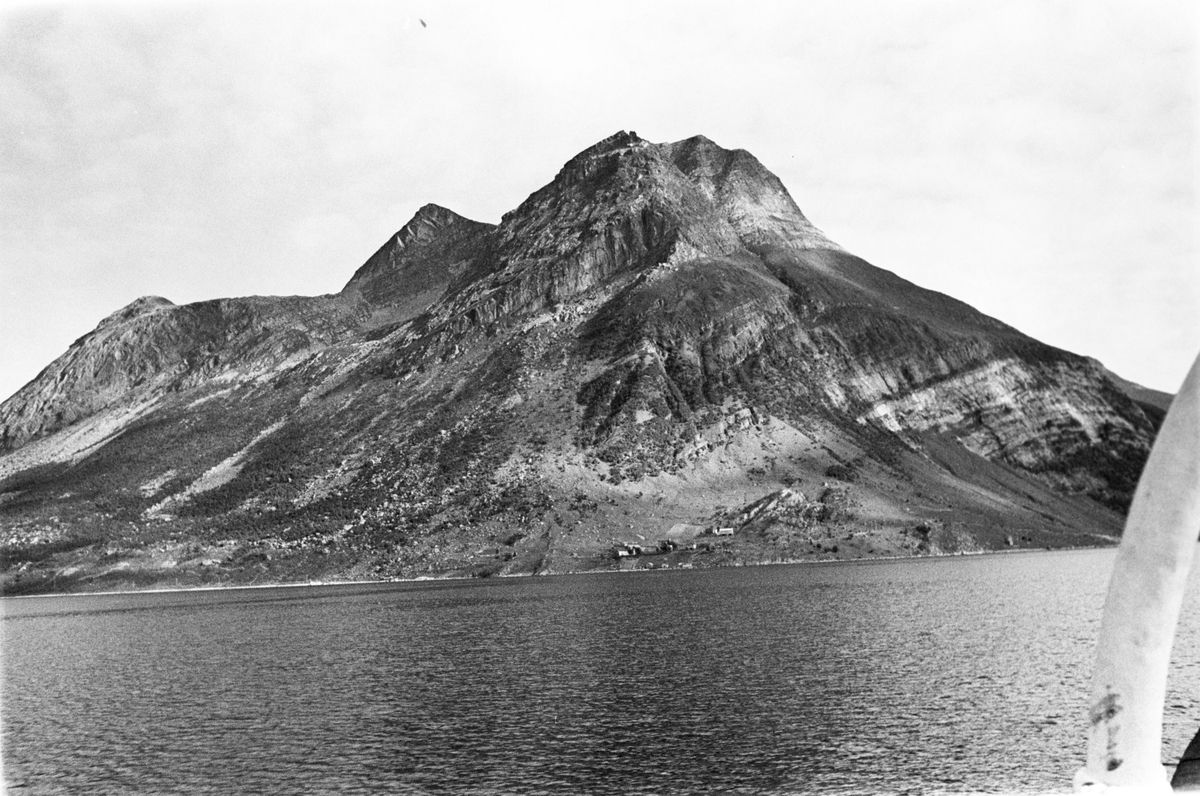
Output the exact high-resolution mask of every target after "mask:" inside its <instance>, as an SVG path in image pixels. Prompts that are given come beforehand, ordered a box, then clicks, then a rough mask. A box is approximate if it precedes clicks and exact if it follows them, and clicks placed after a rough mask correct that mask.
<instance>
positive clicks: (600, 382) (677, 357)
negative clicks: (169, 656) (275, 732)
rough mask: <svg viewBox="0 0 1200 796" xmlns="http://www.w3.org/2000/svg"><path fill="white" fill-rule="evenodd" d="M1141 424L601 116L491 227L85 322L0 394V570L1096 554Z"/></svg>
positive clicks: (707, 144) (427, 211)
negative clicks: (595, 138)
mask: <svg viewBox="0 0 1200 796" xmlns="http://www.w3.org/2000/svg"><path fill="white" fill-rule="evenodd" d="M1147 412H1150V416H1148V415H1147ZM1153 419H1154V418H1153V411H1152V410H1151V409H1150V407H1149V405H1147V404H1145V403H1142V404H1139V403H1136V402H1135V401H1133V400H1131V398H1130V397H1129V396H1128V395H1127V394H1126V390H1124V389H1123V387H1122V385H1121V384H1119V383H1118V382H1117V381H1115V380H1114V377H1112V375H1111V374H1109V373H1108V372H1107V371H1105V370H1104V369H1103V367H1102V366H1101V365H1100V364H1099V363H1097V362H1095V361H1093V360H1089V359H1086V358H1083V357H1079V356H1076V355H1073V354H1070V353H1068V352H1065V351H1061V350H1058V349H1054V348H1051V347H1049V346H1045V345H1043V344H1041V343H1039V342H1037V341H1035V340H1033V339H1031V338H1029V337H1027V336H1025V335H1023V334H1021V333H1020V332H1018V331H1016V330H1014V329H1012V328H1010V327H1008V326H1006V325H1004V324H1003V323H1001V322H999V321H997V320H995V319H992V318H989V317H987V316H984V315H982V314H980V313H978V312H976V311H975V310H973V309H972V308H971V307H969V306H967V305H965V304H963V303H961V302H958V301H955V300H954V299H951V298H949V297H947V296H944V295H941V294H938V293H934V292H931V291H928V290H924V289H922V288H920V287H917V286H916V285H913V284H911V283H909V282H907V281H905V280H903V279H901V278H900V277H898V276H896V275H895V274H892V273H889V272H887V271H884V270H882V269H879V268H876V267H874V266H872V265H870V264H868V263H866V262H865V261H863V260H861V259H860V258H857V257H854V256H853V255H851V254H849V253H847V252H845V251H844V250H843V249H841V248H840V247H839V246H837V245H836V244H834V243H833V242H831V241H830V240H829V239H828V238H826V237H825V235H824V234H823V233H822V232H820V231H819V230H817V229H816V228H815V227H814V226H813V225H812V224H811V223H810V222H809V221H808V219H807V218H806V217H805V216H804V215H803V213H801V211H800V210H799V208H798V207H797V206H796V204H795V203H794V201H793V200H792V198H791V197H790V196H789V195H788V193H787V191H786V190H785V189H784V188H783V186H782V184H780V182H779V180H778V179H777V178H775V176H774V175H772V174H770V172H768V171H767V170H766V169H765V168H764V167H763V166H762V165H761V164H760V163H759V162H758V161H757V160H755V159H754V158H753V157H752V156H751V155H749V154H748V153H746V152H744V151H740V150H737V151H729V150H724V149H722V148H720V147H718V146H717V145H716V144H714V143H713V142H711V141H709V140H708V139H705V138H703V137H696V138H692V139H688V140H686V141H680V142H677V143H673V144H652V143H649V142H646V141H644V140H642V139H640V138H638V137H637V136H636V135H635V134H632V133H620V134H617V135H615V136H612V137H611V138H608V139H605V140H604V141H601V142H600V143H598V144H596V145H595V146H593V147H591V148H589V149H588V150H586V151H584V152H583V153H581V154H580V155H578V156H576V157H575V158H573V159H572V160H571V161H570V162H568V163H567V164H566V165H565V166H564V167H563V169H562V170H561V171H560V172H559V174H558V175H557V176H556V177H555V179H554V180H553V181H552V182H551V183H549V184H548V185H546V186H545V187H544V188H542V189H540V190H538V191H536V192H535V193H534V194H532V195H531V196H530V197H529V198H528V199H527V200H526V201H525V202H524V203H522V204H521V206H520V207H518V208H516V209H515V210H513V211H512V212H510V213H508V214H506V215H505V216H504V218H503V219H502V220H501V222H500V224H498V225H489V224H482V223H479V222H474V221H470V220H468V219H465V218H463V217H461V216H458V215H457V214H455V213H453V212H451V211H449V210H446V209H445V208H440V207H437V206H434V205H427V206H426V207H424V208H422V209H421V210H420V211H419V212H418V213H417V215H416V216H415V217H414V218H413V219H412V220H411V221H410V222H409V223H408V224H407V225H405V227H404V228H403V229H401V230H400V231H399V232H398V233H397V234H396V235H395V236H394V237H393V238H392V239H390V240H389V241H388V242H387V243H386V244H384V246H383V247H382V248H381V249H380V250H379V251H378V252H377V253H376V254H375V255H374V256H372V257H371V258H370V259H369V260H368V261H367V263H366V264H364V265H363V266H362V267H361V268H360V269H359V270H358V271H357V272H356V273H355V274H354V275H353V277H352V278H351V279H350V281H349V283H348V284H347V285H346V287H345V288H344V289H343V290H342V291H341V292H340V293H339V294H337V295H334V296H322V297H316V298H251V299H229V300H221V301H214V302H204V303H201V304H193V305H188V306H183V307H178V306H176V305H173V304H171V303H170V302H168V301H166V300H165V299H140V300H139V301H137V302H135V303H134V304H132V305H130V306H129V307H127V308H125V309H124V310H121V311H120V312H118V313H116V314H114V315H113V316H110V317H109V318H107V319H105V320H104V321H102V322H101V324H100V325H99V326H98V327H97V329H96V330H95V331H94V332H92V333H91V334H89V335H87V336H85V337H84V338H82V339H81V340H79V341H77V342H76V343H75V344H74V345H72V347H71V348H70V350H68V352H67V353H66V354H64V355H63V357H60V358H59V359H58V360H56V361H55V362H54V363H52V364H51V365H50V366H49V367H48V368H47V369H46V370H45V371H44V372H43V373H42V374H41V375H39V377H38V378H37V379H35V380H34V381H33V382H31V383H30V384H29V385H27V386H26V387H24V388H23V389H22V390H21V391H19V392H18V393H17V394H16V395H14V396H13V397H12V398H10V399H9V400H8V401H6V402H4V404H2V405H0V437H2V441H3V446H4V450H5V453H4V454H3V455H2V456H0V479H3V480H0V521H2V522H3V528H4V531H3V533H4V537H3V544H4V550H5V562H4V563H5V568H6V569H5V575H4V578H5V580H4V583H5V588H6V589H7V590H9V591H29V590H37V589H43V588H58V589H63V588H67V589H80V588H111V587H115V586H130V585H140V584H150V583H180V584H199V583H234V582H247V581H252V580H253V581H262V580H295V579H306V578H312V577H320V578H343V577H391V576H416V575H437V574H455V573H457V574H475V575H485V574H493V573H500V574H507V573H512V574H518V573H532V572H560V571H578V570H586V569H592V568H614V567H630V566H665V565H669V566H711V565H719V564H729V563H743V562H751V561H772V560H796V559H808V558H814V557H815V558H847V557H861V556H871V555H898V554H922V553H946V552H961V551H968V550H984V549H998V548H1006V547H1019V546H1063V545H1078V544H1095V543H1103V542H1104V541H1106V540H1111V539H1112V537H1113V536H1114V535H1115V534H1116V533H1118V532H1119V526H1120V514H1121V512H1122V511H1123V510H1124V508H1125V507H1126V506H1127V504H1128V501H1129V499H1130V496H1131V494H1132V489H1133V486H1134V483H1135V481H1136V477H1137V474H1138V472H1139V471H1140V468H1141V466H1142V463H1143V462H1144V460H1145V456H1146V454H1147V452H1148V449H1149V444H1150V441H1151V438H1152V435H1153V431H1154V425H1153V423H1152V420H1153ZM725 527H728V528H731V529H733V533H732V534H731V535H721V536H714V535H712V534H711V533H710V532H707V531H710V530H711V529H713V528H725ZM680 528H684V529H692V531H691V532H688V533H683V534H682V535H681V534H680V532H678V529H680ZM673 529H674V530H673ZM700 530H704V531H706V532H704V533H699V534H698V535H697V532H698V531H700ZM677 537H678V538H677ZM660 541H661V542H662V543H663V545H662V552H660V553H656V554H655V555H638V556H631V555H626V554H627V553H628V552H629V551H630V550H631V549H634V550H635V552H643V553H644V552H648V551H649V550H652V549H653V550H657V548H658V543H659V542H660Z"/></svg>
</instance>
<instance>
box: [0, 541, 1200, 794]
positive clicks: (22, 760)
mask: <svg viewBox="0 0 1200 796" xmlns="http://www.w3.org/2000/svg"><path fill="white" fill-rule="evenodd" d="M1111 563H1112V551H1088V552H1075V553H1046V554H1026V555H1010V556H988V557H973V558H957V559H941V560H923V561H905V562H885V563H871V564H852V565H845V564H843V565H827V566H826V565H821V566H788V567H763V568H748V569H732V570H730V569H727V570H716V571H686V572H657V573H643V574H637V575H595V576H580V577H562V578H538V579H520V580H516V579H513V580H501V581H484V582H457V583H418V584H403V585H388V586H384V587H380V586H369V587H337V588H319V587H316V588H300V589H270V590H254V591H241V592H232V593H231V592H223V593H215V592H210V593H188V594H149V595H148V594H140V595H123V596H119V597H103V598H54V599H40V600H8V601H5V604H4V607H5V612H6V617H5V620H4V622H3V634H4V635H3V642H4V653H3V662H4V691H3V697H4V700H3V724H4V726H3V733H4V734H3V742H4V747H3V752H4V767H5V778H6V780H7V781H8V782H9V784H10V788H12V789H11V791H10V792H12V793H71V794H77V793H155V794H159V793H162V794H166V793H189V794H191V793H214V794H215V793H220V794H231V793H329V792H339V793H414V794H416V793H430V794H436V793H455V794H458V793H467V794H473V793H479V794H484V793H488V794H490V793H514V794H515V793H520V794H527V793H554V794H583V793H612V794H626V793H808V792H834V793H908V792H911V793H930V792H939V791H944V792H959V791H977V790H985V791H986V790H992V791H995V790H1009V791H1012V790H1019V791H1037V790H1049V789H1059V790H1063V789H1066V788H1067V787H1069V782H1070V776H1071V774H1072V772H1073V770H1074V768H1075V767H1076V766H1077V765H1078V764H1079V762H1080V761H1081V760H1082V758H1083V753H1084V741H1083V730H1082V712H1083V707H1084V704H1085V701H1086V695H1087V688H1088V682H1089V680H1088V678H1089V676H1090V670H1091V659H1092V656H1093V654H1094V653H1093V644H1094V639H1095V635H1096V630H1097V627H1098V623H1099V613H1100V605H1101V602H1102V599H1103V591H1104V589H1105V586H1106V582H1107V577H1108V572H1109V570H1110V567H1111ZM1197 615H1198V614H1197V613H1196V612H1195V611H1191V616H1197ZM1185 624H1186V623H1185ZM1184 631H1185V632H1184V633H1183V636H1182V637H1181V640H1180V642H1179V651H1178V654H1177V657H1178V658H1180V659H1182V660H1187V661H1189V662H1190V661H1200V657H1198V655H1200V649H1198V648H1197V644H1196V639H1195V635H1196V634H1195V633H1193V632H1192V631H1191V628H1190V627H1185V628H1184ZM1198 683H1200V673H1198V672H1197V669H1196V668H1195V666H1194V665H1192V664H1190V663H1189V664H1188V665H1186V666H1184V665H1181V666H1179V667H1177V668H1176V670H1175V673H1174V675H1173V682H1172V692H1171V695H1170V697H1169V699H1168V702H1169V704H1170V705H1171V709H1170V716H1169V721H1168V727H1167V737H1168V739H1169V740H1170V743H1171V744H1172V749H1171V750H1169V753H1170V754H1173V755H1176V756H1177V755H1178V753H1179V752H1180V751H1181V750H1182V748H1183V746H1184V745H1186V742H1187V740H1188V739H1189V738H1190V732H1191V731H1193V730H1194V725H1193V722H1196V721H1200V711H1198V710H1197V707H1198V705H1197V702H1196V701H1195V700H1194V698H1193V697H1192V695H1193V694H1195V693H1197V689H1196V685H1197V684H1198ZM12 786H20V787H12Z"/></svg>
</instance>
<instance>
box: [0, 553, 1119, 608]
mask: <svg viewBox="0 0 1200 796" xmlns="http://www.w3.org/2000/svg"><path fill="white" fill-rule="evenodd" d="M1117 541H1118V543H1119V541H1120V540H1119V539H1118V540H1117ZM1115 548H1116V545H1081V546H1078V547H1054V548H1046V547H1021V548H1013V549H1008V550H969V551H961V552H957V553H938V554H933V555H913V556H871V557H868V558H847V559H795V560H789V561H757V562H749V563H734V564H722V565H720V566H716V567H699V568H691V569H689V568H685V567H662V568H658V567H655V568H649V567H638V568H632V569H591V570H586V571H580V572H548V573H529V574H507V575H493V576H491V577H488V578H477V577H472V576H462V575H424V576H419V577H415V578H388V579H385V580H327V581H303V582H301V581H284V582H279V583H248V584H242V585H229V586H220V585H218V586H180V587H175V588H149V589H122V590H116V591H79V592H46V593H43V594H16V595H0V602H4V601H8V600H36V599H45V598H47V597H118V596H127V595H136V594H187V593H191V592H210V591H219V592H234V591H249V590H255V589H290V588H303V587H321V586H372V585H375V586H383V585H388V584H412V583H427V582H434V581H436V582H447V581H474V580H499V579H513V580H517V579H521V578H541V577H574V576H580V575H626V574H637V573H652V572H653V573H657V572H685V571H704V570H706V569H739V568H744V567H769V566H797V565H803V566H812V565H818V564H825V565H831V564H833V565H845V564H850V565H854V564H872V563H881V562H895V561H921V560H929V561H933V560H939V559H948V558H963V557H967V556H990V555H1014V554H1034V553H1056V552H1067V551H1078V550H1110V549H1115Z"/></svg>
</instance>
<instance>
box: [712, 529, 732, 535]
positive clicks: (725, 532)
mask: <svg viewBox="0 0 1200 796" xmlns="http://www.w3.org/2000/svg"><path fill="white" fill-rule="evenodd" d="M713 535H714V536H733V528H714V529H713Z"/></svg>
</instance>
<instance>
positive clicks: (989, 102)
mask: <svg viewBox="0 0 1200 796" xmlns="http://www.w3.org/2000/svg"><path fill="white" fill-rule="evenodd" d="M0 8H2V9H3V10H0V109H3V110H0V196H2V197H3V201H2V202H0V281H2V287H0V398H3V397H6V396H8V395H10V394H12V393H13V392H15V391H16V390H17V389H18V388H19V387H20V386H21V385H22V384H23V383H25V382H26V381H28V380H29V379H31V378H33V377H34V376H35V375H36V374H37V372H38V371H39V370H40V369H41V368H42V367H43V366H45V365H46V364H48V363H49V362H50V361H51V360H52V359H53V358H55V357H57V356H58V355H59V354H61V353H63V351H65V350H66V348H67V346H68V345H69V344H70V343H71V341H72V340H74V339H75V338H77V337H79V336H80V335H82V334H84V333H86V332H88V331H89V330H91V329H92V328H94V326H95V325H96V323H97V322H98V321H99V320H100V319H101V318H102V317H104V316H105V315H107V314H109V313H111V312H113V311H115V310H117V309H118V308H120V307H122V306H124V305H125V304H127V303H129V302H130V301H132V300H134V299H135V298H137V297H139V296H142V295H161V296H165V297H167V298H169V299H171V300H172V301H175V302H177V303H185V302H189V301H197V300H201V299H206V298H215V297H221V296H238V295H249V294H280V295H283V294H306V295H315V294H319V293H329V292H335V291H337V290H339V289H340V288H341V286H342V285H343V284H344V283H345V282H346V280H347V279H349V277H350V275H351V274H352V273H353V272H354V270H355V269H356V268H357V267H358V266H359V265H360V264H361V263H362V262H363V261H364V260H365V259H366V258H367V257H368V256H369V255H370V254H371V253H372V252H373V251H374V250H375V249H376V248H377V247H378V246H379V245H380V244H381V243H382V242H383V241H384V240H385V239H386V238H387V237H388V235H390V234H391V233H393V232H394V231H395V230H396V229H398V228H399V227H400V226H401V225H402V224H403V223H404V222H405V221H407V220H408V218H409V217H410V216H411V215H412V213H413V212H415V210H416V209H417V208H418V207H420V206H421V205H422V204H424V203H426V202H437V203H439V204H442V205H445V206H447V207H449V208H451V209H453V210H455V211H457V212H459V213H462V214H464V215H466V216H469V217H471V218H475V219H479V220H482V221H492V222H495V221H498V220H499V217H500V214H501V213H503V212H504V211H506V210H509V209H511V208H513V207H515V206H516V205H517V204H518V203H520V202H521V200H523V199H524V198H525V197H526V196H527V195H528V194H529V193H531V192H532V191H534V190H535V189H537V188H538V187H540V186H541V185H543V184H545V183H546V182H548V181H549V180H550V179H551V178H552V177H553V176H554V174H555V173H556V172H557V170H558V169H559V168H560V167H561V166H562V164H563V163H564V162H565V161H566V160H567V159H569V158H570V157H571V156H572V155H574V154H575V153H577V152H578V151H580V150H582V149H584V148H585V147H587V146H589V145H590V144H592V143H594V142H596V141H597V140H599V139H601V138H603V137H605V136H607V135H610V134H612V133H614V132H616V131H617V130H621V129H626V130H636V131H637V132H638V134H639V135H641V136H642V137H643V138H647V139H649V140H652V141H671V140H677V139H680V138H685V137H688V136H691V135H694V134H697V133H702V134H704V135H707V136H708V137H709V138H712V139H713V140H715V141H716V142H717V143H718V144H720V145H722V146H724V147H727V148H742V149H747V150H749V151H750V152H752V153H753V154H754V155H756V156H757V157H758V158H759V160H761V161H762V162H763V163H764V164H765V165H766V167H767V168H769V169H771V170H772V171H774V172H775V173H776V174H777V175H779V177H780V178H781V179H782V180H783V182H784V184H785V185H786V186H787V187H788V189H789V191H790V192H791V193H792V195H793V197H794V198H795V199H796V201H797V203H798V204H799V205H800V207H801V208H802V209H803V210H804V212H805V213H806V214H807V215H808V216H809V218H810V219H812V221H813V222H814V223H815V224H816V225H817V226H818V227H820V228H821V229H822V230H824V231H825V232H826V233H827V234H828V235H829V236H830V237H831V238H832V239H833V240H836V241H838V242H839V243H840V244H842V245H843V246H845V247H846V248H847V249H849V250H850V251H852V252H854V253H856V254H859V255H861V256H863V257H865V258H866V259H868V260H869V261H871V262H872V263H874V264H875V265H878V266H880V267H883V268H887V269H888V270H891V271H894V272H896V273H898V274H900V275H901V276H903V277H905V278H907V279H910V280H912V281H914V282H916V283H918V284H920V285H923V286H925V287H929V288H933V289H936V290H940V291H942V292H945V293H949V294H950V295H953V296H955V297H956V298H960V299H962V300H964V301H967V302H968V303H970V304H972V305H974V306H976V307H978V308H979V309H981V310H982V311H984V312H987V313H988V314H990V315H993V316H995V317H997V318H999V319H1001V320H1003V321H1005V322H1007V323H1009V324H1012V325H1013V326H1016V327H1017V328H1019V329H1021V330H1023V331H1025V332H1027V333H1029V334H1031V335H1033V336H1035V337H1037V338H1039V339H1041V340H1043V341H1045V342H1047V343H1050V344H1053V345H1056V346H1059V347H1062V348H1066V349H1068V350H1071V351H1075V352H1077V353H1080V354H1087V355H1090V356H1095V357H1097V358H1099V359H1100V360H1101V361H1103V362H1104V363H1105V364H1106V365H1108V366H1109V367H1110V368H1112V369H1113V370H1115V371H1116V372H1118V373H1119V374H1121V375H1123V376H1125V377H1126V378H1130V379H1133V380H1134V381H1138V382H1141V383H1143V384H1145V385H1147V386H1150V387H1155V388H1158V389H1164V390H1170V391H1174V390H1175V389H1176V388H1177V387H1178V385H1179V383H1180V382H1181V381H1182V379H1183V375H1184V373H1185V371H1186V369H1187V367H1188V365H1189V364H1190V362H1191V359H1192V358H1193V357H1194V356H1195V355H1196V353H1197V352H1198V351H1200V266H1197V262H1196V255H1197V241H1196V237H1195V228H1196V224H1195V220H1196V211H1197V203H1196V190H1197V183H1196V134H1197V128H1198V123H1200V107H1198V102H1197V93H1198V92H1197V89H1198V88H1200V80H1198V72H1197V63H1198V54H1197V45H1198V42H1200V23H1198V20H1200V7H1198V6H1197V5H1195V4H1193V3H1191V2H1154V3H1144V2H1103V1H1101V0H1086V1H1085V0H1073V1H1071V2H1048V1H1047V0H993V1H988V0H981V1H977V2H972V3H961V2H956V1H952V0H944V1H942V2H915V1H914V0H906V2H903V3H893V2H866V1H865V0H864V1H862V2H854V1H853V0H835V1H831V2H821V1H813V0H809V1H808V2H803V3H800V2H796V3H793V2H759V3H755V2H747V1H746V0H740V1H739V2H731V3H715V2H698V1H697V0H688V1H687V2H644V1H641V0H639V2H603V3H562V2H544V3H542V2H521V3H503V2H391V3H352V2H351V3H347V2H343V3H336V4H335V3H309V4H300V3H263V4H245V3H205V2H199V3H188V4H182V3H166V4H164V3H140V4H111V3H83V4H81V3H65V4H57V5H56V4H41V3H24V4H11V3H10V4H8V5H6V6H0ZM421 20H424V22H425V23H426V24H425V26H422V24H421Z"/></svg>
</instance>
